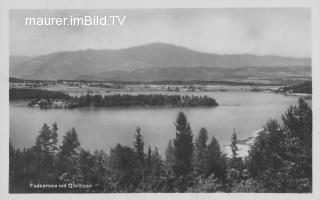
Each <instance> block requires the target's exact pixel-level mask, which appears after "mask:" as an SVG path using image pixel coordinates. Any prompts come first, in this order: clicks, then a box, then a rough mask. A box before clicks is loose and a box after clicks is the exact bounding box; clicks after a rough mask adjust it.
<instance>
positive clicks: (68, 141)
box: [58, 128, 80, 179]
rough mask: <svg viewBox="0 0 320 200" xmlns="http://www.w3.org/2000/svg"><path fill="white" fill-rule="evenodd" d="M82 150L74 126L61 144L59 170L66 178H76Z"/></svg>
mask: <svg viewBox="0 0 320 200" xmlns="http://www.w3.org/2000/svg"><path fill="white" fill-rule="evenodd" d="M79 152H80V142H79V140H78V135H77V132H76V130H75V129H74V128H72V129H71V130H69V131H67V132H66V133H65V135H64V136H63V139H62V145H61V146H60V152H59V154H58V158H59V163H58V166H59V171H60V173H61V174H63V176H65V178H63V179H66V178H71V177H72V178H71V179H73V178H76V177H74V176H76V175H77V174H78V170H79V162H78V158H79V157H78V156H79Z"/></svg>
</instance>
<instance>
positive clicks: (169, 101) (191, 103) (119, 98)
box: [9, 88, 218, 108]
mask: <svg viewBox="0 0 320 200" xmlns="http://www.w3.org/2000/svg"><path fill="white" fill-rule="evenodd" d="M9 97H10V100H19V99H29V100H30V99H32V101H31V102H30V103H29V105H30V106H34V105H37V104H38V105H39V106H40V108H55V107H57V106H56V105H55V103H54V101H55V100H62V101H64V105H63V106H61V108H77V107H86V106H98V107H128V106H173V107H196V106H217V105H218V103H217V102H216V100H215V99H213V98H211V97H208V96H206V95H205V96H193V95H192V96H189V95H184V96H180V95H164V94H150V95H145V94H139V95H129V94H122V95H121V94H114V95H105V96H102V95H90V94H89V92H88V93H87V95H82V96H70V95H68V94H65V93H63V92H58V91H48V90H37V89H18V88H11V89H10V95H9Z"/></svg>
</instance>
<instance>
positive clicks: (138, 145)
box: [133, 126, 144, 166]
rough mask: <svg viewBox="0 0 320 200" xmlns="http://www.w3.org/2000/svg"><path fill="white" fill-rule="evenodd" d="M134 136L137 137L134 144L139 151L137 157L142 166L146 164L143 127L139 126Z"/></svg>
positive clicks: (136, 150)
mask: <svg viewBox="0 0 320 200" xmlns="http://www.w3.org/2000/svg"><path fill="white" fill-rule="evenodd" d="M134 137H135V142H134V144H133V145H134V148H135V152H136V153H137V157H138V160H139V162H140V164H141V166H144V141H143V137H142V135H141V128H140V127H139V126H138V127H137V129H136V134H135V136H134Z"/></svg>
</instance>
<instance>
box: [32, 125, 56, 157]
mask: <svg viewBox="0 0 320 200" xmlns="http://www.w3.org/2000/svg"><path fill="white" fill-rule="evenodd" d="M57 130H58V126H57V124H56V123H54V124H53V125H52V130H51V129H50V127H49V126H48V125H47V124H46V123H44V124H43V126H42V128H41V130H40V131H39V135H38V137H37V139H36V144H35V146H34V149H35V150H36V151H37V152H41V153H43V154H46V155H50V156H52V155H53V154H54V153H55V152H56V150H57V149H58V148H57V141H58V139H57V137H58V133H57Z"/></svg>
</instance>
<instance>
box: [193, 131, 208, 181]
mask: <svg viewBox="0 0 320 200" xmlns="http://www.w3.org/2000/svg"><path fill="white" fill-rule="evenodd" d="M207 140H208V131H207V130H206V129H205V128H201V130H200V132H199V135H198V137H197V139H196V141H195V150H194V170H195V172H196V173H197V174H199V175H203V174H204V172H205V162H206V156H207V144H206V143H207Z"/></svg>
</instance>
